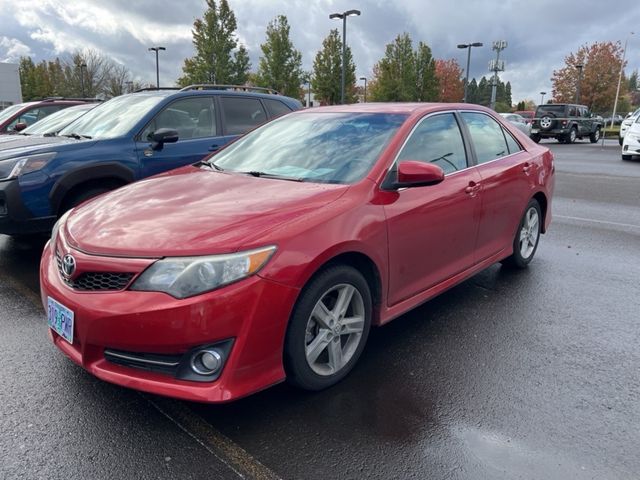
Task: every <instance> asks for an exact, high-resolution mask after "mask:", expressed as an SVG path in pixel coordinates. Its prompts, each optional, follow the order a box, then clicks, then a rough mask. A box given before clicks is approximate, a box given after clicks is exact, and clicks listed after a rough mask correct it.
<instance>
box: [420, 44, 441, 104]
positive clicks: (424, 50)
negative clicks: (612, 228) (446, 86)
mask: <svg viewBox="0 0 640 480" xmlns="http://www.w3.org/2000/svg"><path fill="white" fill-rule="evenodd" d="M415 62H416V93H417V98H416V100H418V101H419V102H433V101H435V100H437V99H438V93H439V91H438V90H439V89H440V86H439V84H438V77H437V76H436V63H435V59H434V58H433V55H432V54H431V48H429V46H428V45H427V44H426V43H423V42H419V43H418V48H417V50H416V52H415Z"/></svg>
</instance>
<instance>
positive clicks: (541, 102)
mask: <svg viewBox="0 0 640 480" xmlns="http://www.w3.org/2000/svg"><path fill="white" fill-rule="evenodd" d="M546 94H547V92H540V95H542V96H541V97H540V105H543V104H544V96H545V95H546Z"/></svg>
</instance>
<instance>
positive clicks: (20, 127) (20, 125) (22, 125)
mask: <svg viewBox="0 0 640 480" xmlns="http://www.w3.org/2000/svg"><path fill="white" fill-rule="evenodd" d="M28 126H29V125H27V124H26V123H24V122H18V123H16V126H15V127H13V131H14V132H21V131H22V130H24V129H25V128H27V127H28Z"/></svg>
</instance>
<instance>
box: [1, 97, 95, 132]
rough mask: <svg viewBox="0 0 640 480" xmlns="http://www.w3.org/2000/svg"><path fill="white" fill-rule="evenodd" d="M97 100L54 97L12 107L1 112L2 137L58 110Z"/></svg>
mask: <svg viewBox="0 0 640 480" xmlns="http://www.w3.org/2000/svg"><path fill="white" fill-rule="evenodd" d="M96 101H97V100H96V99H93V98H92V99H84V98H62V97H52V98H46V99H44V100H38V101H34V102H27V103H19V104H16V105H11V106H10V107H7V108H5V109H4V110H2V111H0V135H3V134H9V133H17V132H20V131H22V130H24V129H25V128H27V127H29V126H30V125H33V124H34V123H36V122H37V121H38V120H42V119H43V118H45V117H46V116H48V115H51V114H52V113H55V112H57V111H58V110H62V109H65V108H67V107H71V106H72V105H79V104H81V103H87V102H96Z"/></svg>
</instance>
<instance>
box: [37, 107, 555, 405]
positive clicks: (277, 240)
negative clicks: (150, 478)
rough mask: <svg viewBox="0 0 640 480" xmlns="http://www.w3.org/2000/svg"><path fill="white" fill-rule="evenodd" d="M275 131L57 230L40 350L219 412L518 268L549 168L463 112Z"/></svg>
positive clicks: (309, 116) (382, 110) (85, 212)
mask: <svg viewBox="0 0 640 480" xmlns="http://www.w3.org/2000/svg"><path fill="white" fill-rule="evenodd" d="M458 108H459V110H455V111H452V107H451V104H424V103H417V104H392V103H380V104H375V105H372V104H364V105H362V104H355V105H341V106H335V107H318V108H313V109H307V110H302V111H299V112H295V113H292V114H290V115H286V116H284V117H282V118H281V119H278V120H275V121H273V122H270V123H268V124H266V125H264V126H262V127H260V128H257V129H255V130H253V131H252V132H250V133H248V134H247V135H245V136H243V137H242V138H240V139H238V140H237V141H236V142H234V143H233V144H231V145H229V146H227V147H226V148H224V149H223V150H222V151H220V152H218V153H217V154H216V155H214V156H211V157H209V158H208V159H206V160H203V161H201V162H200V163H198V164H195V165H191V166H186V167H183V168H181V169H178V170H173V171H171V172H167V173H165V174H162V175H159V176H155V177H153V178H149V179H146V180H143V181H140V182H137V183H134V184H132V185H128V186H126V187H124V188H121V189H119V190H117V191H115V192H111V193H109V194H106V195H103V196H100V197H98V198H95V199H93V200H90V201H89V202H87V203H86V204H84V205H82V206H80V207H78V208H75V209H73V210H71V211H70V212H68V213H67V214H65V215H64V216H63V217H62V218H61V219H60V220H59V221H58V222H57V224H56V226H55V227H54V229H53V232H52V236H51V240H50V242H48V244H47V245H46V247H45V249H44V253H43V257H42V262H41V266H40V279H41V295H42V300H43V304H44V307H45V309H46V311H47V317H48V324H49V326H50V330H49V332H50V336H51V339H52V341H53V343H54V344H55V345H56V346H57V347H58V348H59V349H60V350H62V351H63V352H64V353H65V354H66V355H67V356H68V357H69V358H70V359H71V360H73V361H74V362H75V363H77V364H79V365H81V366H83V367H84V368H85V369H87V370H88V371H89V372H90V373H92V374H94V375H96V376H97V377H99V378H101V379H103V380H106V381H109V382H113V383H116V384H119V385H124V386H127V387H129V388H133V389H137V390H143V391H147V392H152V393H156V394H161V395H167V396H171V397H179V398H183V399H188V400H195V401H199V402H226V401H230V400H234V399H237V398H240V397H243V396H245V395H249V394H251V393H253V392H256V391H258V390H261V389H264V388H266V387H268V386H270V385H273V384H275V383H278V382H280V381H282V380H284V379H285V378H287V379H288V380H289V381H290V382H291V383H292V384H294V385H296V386H298V387H301V388H304V389H310V390H319V389H322V388H326V387H328V386H330V385H333V384H335V383H336V382H338V381H339V380H341V379H342V378H343V377H345V376H346V375H347V374H348V373H349V371H350V370H351V369H352V368H353V366H354V365H355V363H356V361H357V360H358V357H360V354H361V353H362V351H363V349H364V347H365V343H366V341H367V336H368V334H369V329H370V327H371V325H382V324H385V323H387V322H389V321H390V320H392V319H394V318H396V317H398V316H400V315H402V314H403V313H404V312H407V311H408V310H410V309H411V308H413V307H416V306H418V305H420V304H422V303H423V302H425V301H426V300H428V299H430V298H432V297H434V296H436V295H437V294H439V293H441V292H443V291H445V290H446V289H448V288H450V287H452V286H453V285H456V284H458V283H460V282H462V281H463V280H465V279H467V278H469V277H471V276H472V275H474V274H475V273H477V272H479V271H481V270H483V269H485V268H486V267H488V266H490V265H491V264H493V263H495V262H504V263H507V264H509V265H513V266H515V267H522V268H524V267H526V266H527V265H528V264H529V262H531V260H532V259H533V257H534V254H535V252H536V249H537V247H538V241H539V238H540V233H541V232H545V231H546V229H547V228H548V227H549V223H550V221H551V201H552V194H553V187H554V165H553V156H552V154H551V153H550V152H549V150H548V149H547V148H544V147H542V146H538V145H536V144H535V143H533V142H532V141H531V140H529V138H527V137H526V136H525V135H523V134H522V133H521V132H520V131H519V130H518V129H516V128H515V127H514V126H513V125H511V124H510V123H509V122H506V121H504V120H502V119H501V118H500V117H499V116H498V115H496V114H495V113H494V112H493V111H491V110H489V109H487V108H484V107H481V106H477V105H459V106H458Z"/></svg>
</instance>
